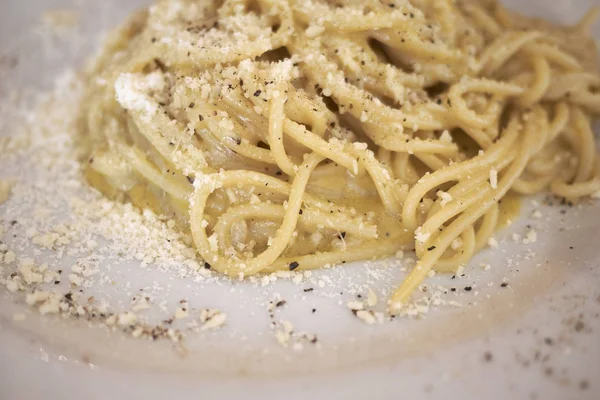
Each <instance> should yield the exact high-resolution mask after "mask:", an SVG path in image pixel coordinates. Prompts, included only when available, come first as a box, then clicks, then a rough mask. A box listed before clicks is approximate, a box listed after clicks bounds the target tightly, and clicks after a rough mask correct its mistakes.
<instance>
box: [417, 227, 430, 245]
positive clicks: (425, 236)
mask: <svg viewBox="0 0 600 400" xmlns="http://www.w3.org/2000/svg"><path fill="white" fill-rule="evenodd" d="M430 236H431V234H430V233H426V232H422V231H421V227H418V228H417V229H416V230H415V239H416V240H417V242H419V243H425V242H426V241H428V240H429V237H430Z"/></svg>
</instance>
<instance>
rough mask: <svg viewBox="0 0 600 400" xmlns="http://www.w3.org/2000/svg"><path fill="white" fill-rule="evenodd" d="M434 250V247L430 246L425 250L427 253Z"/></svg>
mask: <svg viewBox="0 0 600 400" xmlns="http://www.w3.org/2000/svg"><path fill="white" fill-rule="evenodd" d="M431 250H435V246H431V247H428V248H427V251H431Z"/></svg>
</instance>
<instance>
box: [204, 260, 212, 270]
mask: <svg viewBox="0 0 600 400" xmlns="http://www.w3.org/2000/svg"><path fill="white" fill-rule="evenodd" d="M204 268H206V269H211V265H210V264H209V263H207V262H206V261H204Z"/></svg>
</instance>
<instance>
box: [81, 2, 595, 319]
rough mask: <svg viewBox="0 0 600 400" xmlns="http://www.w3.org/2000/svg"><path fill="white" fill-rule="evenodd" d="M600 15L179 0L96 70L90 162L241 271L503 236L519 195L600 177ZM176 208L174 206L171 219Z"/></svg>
mask: <svg viewBox="0 0 600 400" xmlns="http://www.w3.org/2000/svg"><path fill="white" fill-rule="evenodd" d="M594 17H595V12H590V13H588V14H587V15H586V16H585V17H584V18H583V19H582V20H581V21H580V22H579V23H578V24H577V25H575V26H568V27H561V26H555V25H552V24H550V23H547V22H544V21H540V20H534V19H529V18H525V17H522V16H519V15H516V14H513V13H511V12H509V11H507V10H506V9H504V8H503V7H502V6H501V5H499V4H496V3H495V2H492V1H470V0H462V1H456V2H455V1H450V0H448V1H439V0H412V1H410V2H409V1H404V0H390V1H388V2H380V1H375V0H360V1H359V0H330V1H323V0H289V1H288V0H255V1H244V0H226V1H209V0H194V1H192V0H188V1H184V0H168V1H160V2H158V3H157V4H155V5H153V6H152V7H150V8H149V9H148V10H144V11H141V12H139V13H137V14H135V15H134V16H133V17H132V18H131V19H130V21H129V22H128V23H127V24H126V25H125V26H124V27H123V28H121V29H120V30H119V31H118V32H115V33H114V34H113V35H112V37H111V38H110V40H109V41H108V44H107V46H106V48H105V50H104V52H103V53H102V54H101V55H100V57H99V58H98V59H97V61H96V63H95V64H94V66H93V67H91V68H90V69H89V70H88V72H87V85H88V89H87V95H86V98H85V101H84V102H83V104H82V107H81V121H80V122H81V124H80V126H81V131H82V139H83V140H82V142H83V145H84V148H85V149H86V150H85V151H86V160H85V161H86V165H87V167H86V175H87V177H88V180H89V181H90V182H91V183H92V184H93V185H94V186H95V187H96V188H98V189H99V190H101V191H102V192H103V193H105V194H106V195H108V196H111V197H113V198H115V199H120V200H128V201H131V202H133V203H134V204H136V205H138V206H139V207H142V208H150V209H152V210H153V211H154V212H156V213H157V214H160V215H164V216H165V218H166V219H168V220H169V223H171V224H176V225H177V226H178V227H179V229H180V230H182V231H183V232H189V233H190V234H191V238H193V242H194V244H195V246H196V248H197V250H198V253H199V257H200V258H202V259H204V260H205V262H206V266H207V267H209V266H210V267H212V268H213V269H215V270H217V271H220V272H222V273H224V274H227V275H229V276H232V277H244V276H248V275H251V274H256V273H265V272H272V271H276V270H306V269H314V268H320V267H323V266H325V265H328V264H340V263H345V262H349V261H354V260H365V259H373V258H381V257H386V256H390V255H393V254H395V253H396V252H397V251H399V250H402V249H405V250H406V249H413V248H414V249H415V251H416V254H417V256H418V258H419V261H418V263H417V264H416V266H415V267H414V269H413V270H412V271H411V273H410V275H409V276H408V277H407V278H406V280H405V281H404V282H403V283H402V284H401V286H400V288H399V289H398V290H397V291H396V293H395V294H394V295H393V297H392V299H391V300H392V311H398V309H399V307H400V306H401V305H402V304H403V303H405V302H406V301H407V300H408V298H409V296H410V294H411V292H413V291H414V290H415V288H416V287H417V286H418V285H419V284H420V283H421V282H422V281H423V279H424V278H426V277H427V275H428V273H429V272H430V271H431V270H435V271H436V272H453V271H455V270H456V269H457V267H459V266H461V265H464V264H465V263H467V262H468V261H469V259H470V258H471V257H472V256H473V254H474V253H475V252H476V251H478V250H479V249H481V248H482V247H484V246H486V244H487V242H488V239H489V238H490V237H491V236H492V235H493V234H494V232H495V230H496V228H497V225H498V223H499V222H498V221H499V202H500V201H501V200H502V198H503V197H504V196H505V195H506V194H507V193H509V192H513V193H519V194H531V193H536V192H539V191H543V190H550V191H551V192H552V193H554V194H556V195H558V196H561V197H564V198H567V199H569V200H572V201H575V200H577V199H579V198H582V197H585V196H588V195H590V194H593V193H596V192H598V191H599V190H600V179H599V178H598V173H599V164H598V162H597V157H596V152H595V143H594V136H593V133H592V130H591V127H590V126H591V120H592V116H593V115H594V114H596V113H598V112H600V93H599V92H598V90H599V89H600V76H599V75H598V71H597V69H596V49H595V45H594V42H593V40H592V39H591V37H590V35H589V33H588V31H589V25H590V24H591V23H592V21H593V20H594ZM171 221H172V222H171Z"/></svg>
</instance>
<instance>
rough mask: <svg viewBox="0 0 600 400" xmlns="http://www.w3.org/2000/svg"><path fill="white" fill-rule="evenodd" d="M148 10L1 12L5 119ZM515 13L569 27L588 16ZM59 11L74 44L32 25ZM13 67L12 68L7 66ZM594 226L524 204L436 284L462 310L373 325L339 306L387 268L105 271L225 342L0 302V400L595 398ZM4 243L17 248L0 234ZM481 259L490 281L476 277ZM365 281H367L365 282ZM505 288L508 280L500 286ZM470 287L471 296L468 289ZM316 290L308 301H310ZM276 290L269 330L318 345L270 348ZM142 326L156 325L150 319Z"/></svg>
mask: <svg viewBox="0 0 600 400" xmlns="http://www.w3.org/2000/svg"><path fill="white" fill-rule="evenodd" d="M123 3H125V4H123ZM142 3H144V2H143V1H129V2H118V1H117V0H110V1H104V2H93V1H90V0H86V1H81V0H80V1H77V0H52V1H50V0H45V1H41V0H40V1H36V0H26V1H21V2H2V4H0V49H2V50H3V51H2V54H3V57H2V59H1V61H0V96H1V97H3V98H4V99H3V100H2V101H0V104H3V107H6V98H7V96H8V94H7V93H9V91H10V90H9V89H21V90H23V89H26V88H27V89H35V90H38V89H39V88H49V87H51V86H52V82H53V80H54V79H55V77H56V76H58V75H59V74H60V72H61V71H62V70H64V69H65V68H72V67H73V66H75V65H80V63H81V62H82V60H84V59H85V58H86V57H87V56H89V55H90V54H91V53H92V52H93V49H94V48H97V46H98V43H97V34H98V32H102V31H104V30H105V29H106V28H107V27H111V26H114V25H116V24H117V23H118V22H119V21H121V20H122V19H123V18H125V16H126V15H128V13H129V11H131V10H132V9H134V8H135V7H136V6H138V5H140V4H142ZM508 3H511V4H510V5H511V6H513V7H515V8H521V9H522V10H523V11H526V12H530V13H535V14H536V15H540V16H544V17H548V18H553V19H558V20H561V21H567V22H570V21H574V20H575V19H576V18H577V17H578V16H580V15H581V14H582V12H583V10H585V9H587V8H588V7H589V6H590V5H591V4H593V2H591V1H583V0H582V1H567V0H560V1H554V2H546V1H542V0H539V1H530V2H528V3H527V5H526V6H525V5H520V6H519V5H518V3H519V2H518V1H516V0H514V1H510V2H508ZM117 4H118V5H117ZM65 8H67V9H71V10H76V12H77V13H78V15H79V22H78V24H77V26H76V28H74V29H75V30H74V32H75V34H73V31H71V33H68V34H66V35H62V36H60V35H59V36H58V37H57V36H56V35H54V34H49V33H48V31H47V30H44V29H43V27H42V26H43V24H41V23H40V21H41V15H42V12H43V10H56V9H65ZM15 59H16V60H17V64H16V66H14V65H12V64H14V63H13V62H12V61H11V60H15ZM11 65H12V66H11ZM41 67H42V69H40V68H41ZM40 70H41V71H42V73H40ZM4 111H6V109H5V110H4ZM0 115H2V118H3V120H0V135H5V134H7V132H9V131H10V129H11V128H12V127H11V121H10V120H7V119H6V113H2V109H1V108H0ZM3 176H12V177H15V176H16V177H20V178H21V179H25V178H27V177H28V176H29V178H30V179H34V178H33V177H31V175H28V173H27V172H26V171H20V169H19V166H18V165H13V166H12V167H11V168H5V169H4V170H0V178H1V177H3ZM542 199H543V198H542ZM13 206H14V205H11V203H10V201H9V203H8V204H6V205H2V206H0V224H4V225H5V226H7V225H8V221H9V220H10V219H12V218H13V217H14V216H12V215H11V210H12V209H14V207H13ZM533 208H535V209H537V210H539V211H541V213H542V216H543V217H542V218H541V219H534V218H531V217H530V215H531V212H532V211H533ZM561 210H566V213H565V214H562V213H561ZM599 221H600V203H598V202H596V203H589V204H584V205H582V206H577V207H573V208H570V207H562V206H553V207H550V206H545V205H540V206H536V207H533V206H531V204H530V201H529V200H526V201H524V203H523V210H522V213H521V219H519V220H518V221H517V222H516V223H515V224H514V225H513V226H512V227H511V228H510V229H508V230H506V231H503V232H501V234H500V237H499V241H500V242H501V246H500V249H497V250H493V249H488V250H485V251H483V252H481V254H479V255H477V257H476V258H475V259H474V260H473V261H472V262H471V265H470V269H469V271H470V276H469V277H468V278H465V279H462V280H460V281H456V280H455V281H452V280H451V279H450V278H447V277H442V278H436V279H439V282H440V283H441V284H444V285H447V286H448V287H456V288H457V289H458V292H460V293H461V295H460V296H459V297H458V300H459V301H460V302H461V303H462V304H464V305H465V306H464V307H461V308H447V307H446V308H442V309H440V310H434V311H432V312H430V313H429V314H428V315H426V317H425V318H424V319H419V320H411V319H404V320H397V321H393V322H392V323H389V324H384V325H377V326H367V325H365V324H364V323H362V322H361V321H359V320H357V319H356V318H355V317H354V316H353V315H352V314H351V313H350V312H349V310H348V309H347V308H346V307H345V305H344V304H345V302H346V301H348V300H351V299H353V297H354V295H355V294H356V293H358V292H357V290H358V291H359V292H362V293H363V294H364V288H362V287H359V286H360V284H361V283H362V282H365V281H367V280H368V281H369V284H368V286H370V287H372V288H374V289H376V290H378V291H382V290H389V288H391V287H392V286H393V282H397V281H398V279H400V277H401V274H400V273H398V272H397V271H396V270H395V269H386V268H384V267H383V266H380V267H370V268H364V265H361V263H357V264H354V265H352V266H345V267H344V268H343V269H335V270H329V271H321V272H316V273H315V274H314V276H313V278H311V279H309V281H308V282H305V283H303V284H302V285H296V284H293V283H292V282H289V281H278V282H276V283H274V284H272V285H269V286H267V287H264V288H263V287H260V286H259V287H257V286H256V285H251V284H248V283H227V282H223V281H218V282H204V283H194V282H192V281H190V280H189V279H187V280H186V279H182V278H179V277H177V276H176V275H175V274H173V273H172V272H168V271H159V270H157V269H154V268H152V266H150V267H147V268H145V269H141V268H140V267H139V265H138V264H139V263H135V262H128V263H125V262H124V263H122V264H120V265H116V266H115V265H113V266H112V267H110V268H111V269H110V273H111V274H113V276H114V277H118V278H119V279H118V280H119V282H118V283H117V285H116V286H115V287H116V289H115V288H110V289H107V288H104V287H101V288H98V289H96V290H98V291H100V292H101V293H102V294H104V295H106V296H108V297H109V298H110V299H111V301H112V302H114V303H115V304H118V301H123V300H125V299H127V298H128V297H130V296H131V293H133V292H135V291H136V290H138V289H139V288H140V287H143V286H146V285H148V284H151V283H152V282H153V281H155V280H156V281H159V282H162V283H165V282H168V283H169V285H171V288H170V290H169V291H168V292H167V294H166V296H165V298H166V300H167V307H168V308H169V309H170V310H173V309H174V307H175V306H176V304H177V302H178V301H179V300H180V299H184V298H185V299H187V300H188V301H189V302H190V305H191V307H193V308H201V307H216V308H220V309H222V310H223V311H225V312H226V313H227V315H228V318H229V319H228V325H227V326H226V328H225V329H224V330H222V331H217V332H210V333H203V334H190V335H189V336H188V339H187V344H186V346H187V350H188V352H187V354H186V355H185V356H182V355H181V354H180V353H179V352H176V351H174V350H173V347H172V345H171V343H168V342H166V341H165V342H156V343H149V342H147V341H140V340H133V339H131V338H129V337H126V336H125V335H122V334H118V333H116V334H108V333H106V332H105V331H104V330H102V329H99V328H90V327H88V326H87V325H86V324H84V323H78V322H73V321H64V320H62V319H58V318H42V317H39V316H37V315H36V314H27V317H26V319H25V320H24V321H13V315H14V314H15V313H16V312H18V313H20V312H22V310H23V306H22V305H21V304H22V302H23V301H22V298H19V297H14V296H12V295H9V294H8V293H5V292H0V299H1V305H0V323H1V326H0V343H1V345H0V371H1V373H0V397H1V398H3V399H4V398H6V399H13V398H14V399H33V398H42V396H44V397H45V398H49V399H63V398H90V399H96V398H97V399H104V398H112V397H115V398H131V397H132V396H135V397H136V398H141V397H142V396H144V398H146V399H149V400H151V399H160V398H164V397H165V396H170V397H192V396H194V397H200V396H202V397H210V396H211V395H216V394H219V395H221V396H225V398H228V397H232V398H233V397H240V396H245V397H247V398H260V397H259V396H265V395H267V396H271V397H273V398H289V399H293V398H307V397H309V396H313V397H317V398H325V397H331V396H336V397H338V396H339V397H340V398H349V399H350V398H352V399H354V398H356V399H359V398H365V397H366V396H370V395H373V396H375V397H377V398H398V397H400V396H403V397H405V398H411V399H412V398H431V399H435V398H444V399H455V398H456V399H459V398H465V397H467V398H475V397H478V398H486V399H504V398H506V397H507V396H513V397H515V398H531V399H535V398H539V399H587V398H589V399H598V398H600V381H598V377H600V320H599V312H600V288H599V285H598V282H599V281H600V280H599V278H600V276H599V270H600V269H599V267H598V264H599V263H600V253H599V252H598V248H597V246H598V239H597V234H598V231H599V230H598V222H599ZM527 225H531V226H532V227H534V228H535V229H537V231H538V240H537V241H536V243H534V244H530V245H527V246H525V245H522V244H515V243H513V241H512V240H511V235H512V233H513V232H516V233H519V234H523V232H525V231H526V230H527V227H526V226H527ZM10 229H17V228H10ZM8 232H9V234H10V232H12V231H10V230H9V231H8ZM15 232H16V231H15ZM4 240H6V241H7V242H10V240H11V239H10V237H8V236H7V235H5V238H4ZM570 247H574V248H573V249H571V248H570ZM510 260H512V261H510ZM517 260H520V262H518V263H517V262H516V261H517ZM481 263H483V264H490V265H492V269H491V270H490V271H483V270H482V269H481V268H480V267H479V265H480V264H481ZM67 267H68V266H67V265H65V268H67ZM107 268H108V266H107ZM369 271H376V272H371V274H370V275H369ZM327 277H329V278H331V279H333V280H334V281H336V282H338V281H339V283H338V284H337V285H338V286H336V288H335V289H334V288H332V287H331V286H330V285H326V287H325V288H319V287H318V281H319V280H327V279H328V278H327ZM504 278H506V279H508V281H509V283H510V284H509V286H508V287H506V288H501V287H500V285H499V283H500V282H501V281H502V280H503V279H504ZM127 283H130V285H131V286H130V287H129V288H127V287H126V286H125V285H126V284H127ZM474 283H476V285H477V287H476V288H475V289H474V290H472V291H471V292H468V293H467V292H465V291H464V287H465V286H473V284H474ZM488 283H493V284H494V285H493V286H492V287H488V286H487V284H488ZM309 287H314V288H315V290H314V291H313V292H304V291H303V289H304V288H309ZM337 292H343V294H339V293H337ZM276 293H279V294H280V295H281V297H282V298H283V299H286V300H287V305H286V306H285V307H283V308H282V309H281V310H277V319H278V320H279V319H285V320H289V321H291V322H292V323H293V324H294V326H295V327H296V329H297V330H299V331H307V332H311V333H316V334H317V335H318V337H319V346H312V345H305V346H304V348H303V350H302V351H294V350H292V349H290V348H288V349H284V348H281V347H280V346H279V344H278V343H277V341H276V340H275V338H274V335H273V332H272V331H271V330H270V329H269V318H268V313H267V311H266V307H265V303H266V302H268V301H269V300H272V299H273V298H275V295H276ZM487 295H490V296H489V298H488V296H487ZM340 303H341V304H340ZM313 308H315V309H316V310H317V311H316V312H315V313H313V312H312V309H313ZM151 313H152V311H151ZM151 317H154V318H160V317H161V314H160V312H159V311H156V312H155V315H151Z"/></svg>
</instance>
